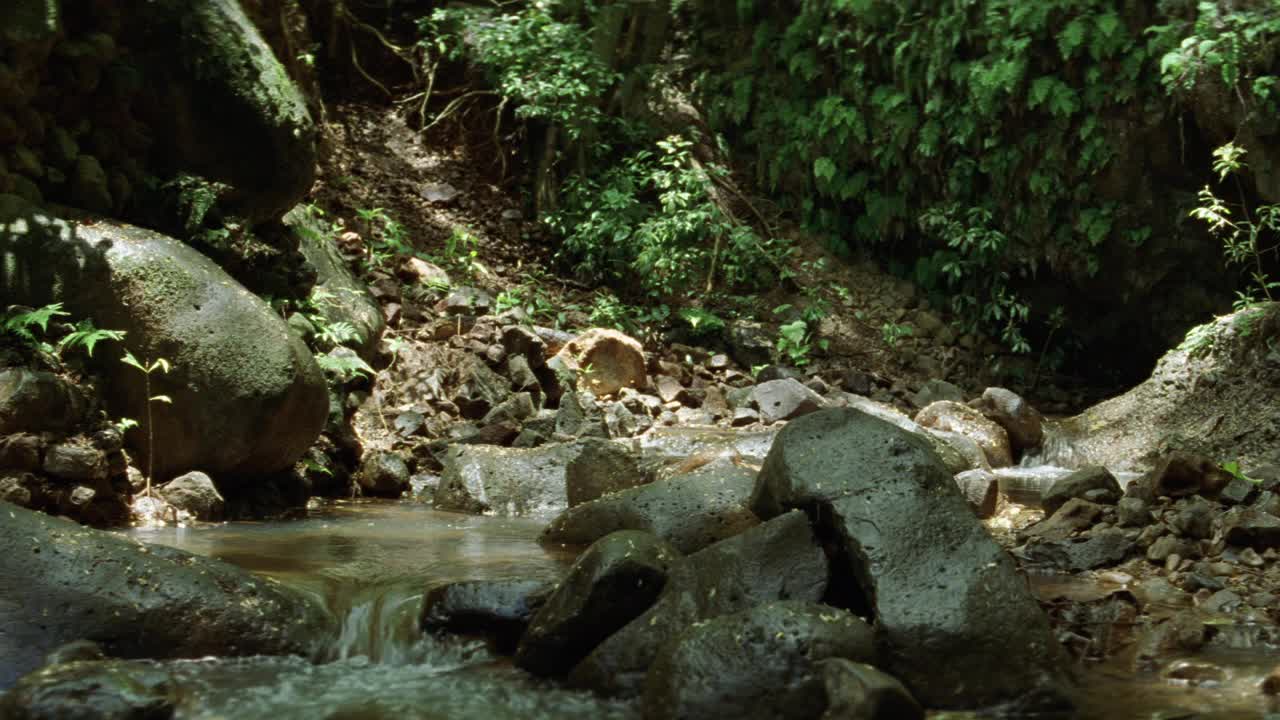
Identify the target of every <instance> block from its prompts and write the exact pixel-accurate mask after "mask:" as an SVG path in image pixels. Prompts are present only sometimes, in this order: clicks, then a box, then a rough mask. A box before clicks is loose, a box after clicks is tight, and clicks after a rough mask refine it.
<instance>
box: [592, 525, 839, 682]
mask: <svg viewBox="0 0 1280 720" xmlns="http://www.w3.org/2000/svg"><path fill="white" fill-rule="evenodd" d="M827 572H828V569H827V559H826V556H825V555H824V554H823V552H822V550H821V548H819V547H818V546H817V544H816V540H815V539H814V537H813V533H812V531H810V529H809V523H808V521H807V520H806V519H805V516H804V514H803V513H799V512H795V513H788V514H786V515H783V516H782V517H779V518H775V519H774V520H773V521H771V522H768V523H765V524H763V525H760V526H757V527H755V528H752V529H751V530H748V531H746V532H744V533H742V534H741V535H738V536H737V537H733V538H730V539H728V540H724V541H721V542H718V543H716V544H715V545H712V546H710V547H708V548H706V549H704V550H701V551H699V552H697V553H694V554H693V555H690V556H688V557H686V558H684V559H682V560H680V561H679V562H677V563H676V564H675V565H674V566H673V567H672V569H671V572H670V574H669V575H668V578H667V584H666V586H665V587H664V588H663V590H662V594H661V596H659V598H658V600H657V602H656V603H655V604H654V605H653V607H651V608H649V609H648V610H647V611H645V613H644V614H642V615H640V616H639V617H637V618H636V619H635V620H633V621H631V622H630V623H628V624H627V625H626V627H624V628H622V629H621V630H619V631H618V632H616V633H614V634H613V635H611V636H610V637H609V638H608V639H607V640H605V641H604V642H603V643H601V644H600V645H599V646H597V647H596V649H595V650H593V651H592V652H591V654H590V655H588V656H587V657H586V659H584V660H583V661H582V662H581V663H579V664H578V665H577V666H576V667H575V668H574V669H573V672H572V673H570V675H569V680H570V682H571V683H572V684H574V685H576V686H578V687H588V688H592V689H594V690H596V691H598V692H601V693H604V694H606V695H636V694H638V693H640V692H641V689H642V687H641V683H642V682H643V680H644V675H645V672H646V671H647V670H648V669H649V667H650V666H651V665H652V663H653V660H654V658H656V657H657V655H658V651H659V649H660V648H661V647H662V645H663V644H664V643H665V642H667V641H669V640H671V639H672V638H675V637H676V636H678V635H680V634H681V633H683V632H685V631H686V630H687V629H689V627H690V626H692V625H693V624H694V623H696V622H698V621H700V620H707V619H710V618H714V617H718V616H721V615H727V614H729V613H733V612H737V611H739V610H745V609H748V608H751V607H755V606H758V605H765V604H768V603H771V602H777V601H779V600H801V601H810V602H817V601H818V600H819V599H820V598H821V597H822V595H823V593H824V592H825V591H826V586H827Z"/></svg>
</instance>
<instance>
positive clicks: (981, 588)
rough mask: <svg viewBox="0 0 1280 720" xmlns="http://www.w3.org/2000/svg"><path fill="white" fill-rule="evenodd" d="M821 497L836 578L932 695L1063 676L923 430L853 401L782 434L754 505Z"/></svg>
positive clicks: (894, 660)
mask: <svg viewBox="0 0 1280 720" xmlns="http://www.w3.org/2000/svg"><path fill="white" fill-rule="evenodd" d="M797 507H802V508H808V509H810V511H811V512H813V513H814V517H815V518H816V519H817V522H818V523H820V525H821V526H822V528H821V529H820V530H819V533H820V535H821V536H822V537H826V538H830V542H832V543H833V544H834V545H833V546H834V548H835V549H836V551H835V552H836V555H835V556H834V557H835V558H836V560H835V562H836V563H838V564H837V566H836V567H837V570H836V577H848V578H850V580H852V583H851V584H852V585H853V586H854V587H840V586H837V587H836V588H833V592H835V593H836V595H842V594H843V595H844V596H845V597H844V598H843V602H844V603H847V604H848V605H849V606H851V607H855V608H856V607H862V608H867V609H870V610H872V611H873V612H874V616H875V625H876V627H877V631H878V633H879V640H880V644H881V647H882V649H883V651H884V652H885V653H886V660H887V663H888V664H887V667H888V668H889V669H890V670H892V671H893V672H895V673H896V674H897V675H898V677H899V678H900V679H902V680H903V682H904V683H905V684H906V685H907V687H909V688H911V689H912V691H913V692H914V693H915V694H916V696H917V697H919V698H920V699H921V701H922V702H923V703H925V704H926V705H928V706H930V707H974V706H982V705H987V704H991V703H995V702H999V701H1002V700H1008V699H1011V698H1014V697H1017V696H1019V695H1022V694H1024V693H1026V692H1028V691H1030V690H1032V689H1033V688H1037V687H1040V686H1047V687H1053V686H1055V685H1056V684H1057V683H1059V682H1061V681H1062V680H1063V675H1062V673H1063V672H1064V668H1065V667H1066V665H1065V664H1064V662H1065V655H1064V653H1063V652H1062V649H1061V647H1060V646H1059V645H1058V644H1057V642H1056V640H1054V638H1053V635H1052V633H1051V631H1050V629H1049V624H1048V620H1047V619H1046V617H1045V616H1044V613H1043V612H1042V611H1041V610H1040V607H1039V605H1038V604H1037V602H1036V601H1035V599H1034V598H1033V597H1032V596H1031V594H1030V593H1029V592H1028V590H1027V587H1026V582H1025V581H1024V580H1023V579H1022V577H1021V576H1020V575H1019V574H1018V571H1017V568H1016V567H1015V565H1014V563H1013V561H1012V559H1011V558H1010V557H1009V556H1008V555H1007V554H1006V553H1005V552H1004V551H1003V550H1001V549H1000V547H999V546H998V545H996V544H995V542H994V541H993V540H992V539H991V537H990V536H989V535H987V533H986V531H985V529H984V528H983V527H982V525H981V523H979V522H978V520H977V518H975V517H974V515H973V512H972V511H971V510H970V509H969V507H968V505H967V504H966V503H965V501H964V498H963V497H961V495H960V492H959V491H958V489H957V488H956V486H955V482H954V480H953V478H952V476H951V474H950V473H948V472H947V469H946V467H945V466H943V464H942V462H941V460H940V459H939V458H938V455H937V454H936V453H935V452H933V450H932V448H931V447H930V446H929V443H928V442H927V441H926V440H924V439H923V438H921V437H919V436H916V435H913V434H911V433H908V432H905V431H903V430H902V429H901V428H899V427H896V426H894V425H892V424H890V423H888V422H885V421H883V420H880V419H878V418H875V417H873V416H871V415H868V414H866V413H863V412H859V411H857V410H851V409H831V410H824V411H821V412H818V413H814V414H812V415H808V416H806V417H803V418H800V419H799V420H796V421H793V422H792V423H790V424H789V425H787V427H785V428H783V430H782V432H780V433H779V434H778V438H777V440H776V441H775V442H774V444H773V448H772V449H771V450H770V451H769V456H768V457H767V458H766V460H765V463H764V467H763V469H762V470H761V471H760V477H759V479H758V481H757V485H756V490H755V494H754V497H753V499H752V508H753V509H754V510H755V511H756V514H757V515H760V516H761V517H762V518H767V517H774V516H776V515H777V514H778V513H780V512H784V511H785V510H786V509H789V508H797Z"/></svg>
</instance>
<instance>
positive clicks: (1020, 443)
mask: <svg viewBox="0 0 1280 720" xmlns="http://www.w3.org/2000/svg"><path fill="white" fill-rule="evenodd" d="M974 407H976V408H977V409H978V411H979V412H981V413H982V414H983V415H985V416H987V417H988V418H990V419H992V420H994V421H995V422H997V423H999V425H1000V427H1002V428H1004V429H1005V432H1007V433H1008V434H1009V443H1010V444H1011V445H1012V447H1013V450H1014V451H1015V452H1021V451H1024V450H1030V449H1031V448H1035V447H1039V445H1040V442H1041V440H1043V439H1044V417H1043V416H1041V415H1040V412H1039V411H1037V410H1036V409H1035V408H1034V407H1032V406H1031V404H1030V403H1028V402H1027V401H1026V400H1024V399H1023V398H1022V396H1020V395H1018V394H1017V393H1015V392H1012V391H1010V390H1006V389H1005V388H1001V387H989V388H987V389H986V390H983V391H982V397H981V398H979V399H978V400H977V401H976V402H975V403H974Z"/></svg>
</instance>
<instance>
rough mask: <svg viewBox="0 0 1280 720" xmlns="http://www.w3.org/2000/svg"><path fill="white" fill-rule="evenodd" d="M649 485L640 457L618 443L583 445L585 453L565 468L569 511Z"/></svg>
mask: <svg viewBox="0 0 1280 720" xmlns="http://www.w3.org/2000/svg"><path fill="white" fill-rule="evenodd" d="M644 483H645V477H644V475H643V474H641V472H640V466H639V463H638V462H637V461H636V457H635V456H634V455H632V454H631V453H630V452H629V451H628V450H627V449H626V448H624V447H623V446H621V445H619V444H618V443H615V442H610V441H608V440H602V439H599V438H586V439H584V440H583V441H582V451H581V452H579V453H578V456H577V457H575V458H574V459H572V460H570V461H569V464H568V466H567V467H566V468H565V493H566V495H567V496H568V500H569V507H571V508H572V507H575V506H578V505H581V504H582V503H584V502H589V501H591V500H595V499H596V498H599V497H603V496H605V495H609V494H611V493H616V492H619V491H622V490H626V489H628V488H633V487H637V486H639V485H643V484H644Z"/></svg>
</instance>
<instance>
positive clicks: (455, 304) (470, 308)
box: [439, 286, 493, 315]
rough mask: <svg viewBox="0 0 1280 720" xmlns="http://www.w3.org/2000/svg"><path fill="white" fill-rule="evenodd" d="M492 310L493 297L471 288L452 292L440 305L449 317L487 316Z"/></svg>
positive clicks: (458, 288) (464, 287) (456, 289)
mask: <svg viewBox="0 0 1280 720" xmlns="http://www.w3.org/2000/svg"><path fill="white" fill-rule="evenodd" d="M492 308H493V296H492V295H490V294H489V293H487V292H485V291H484V290H481V289H480V288H474V287H470V286H463V287H457V288H454V289H452V290H450V291H449V294H448V295H447V296H445V299H444V300H442V301H440V305H439V309H440V310H441V311H442V312H445V313H447V314H449V315H487V314H488V313H489V310H490V309H492Z"/></svg>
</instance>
